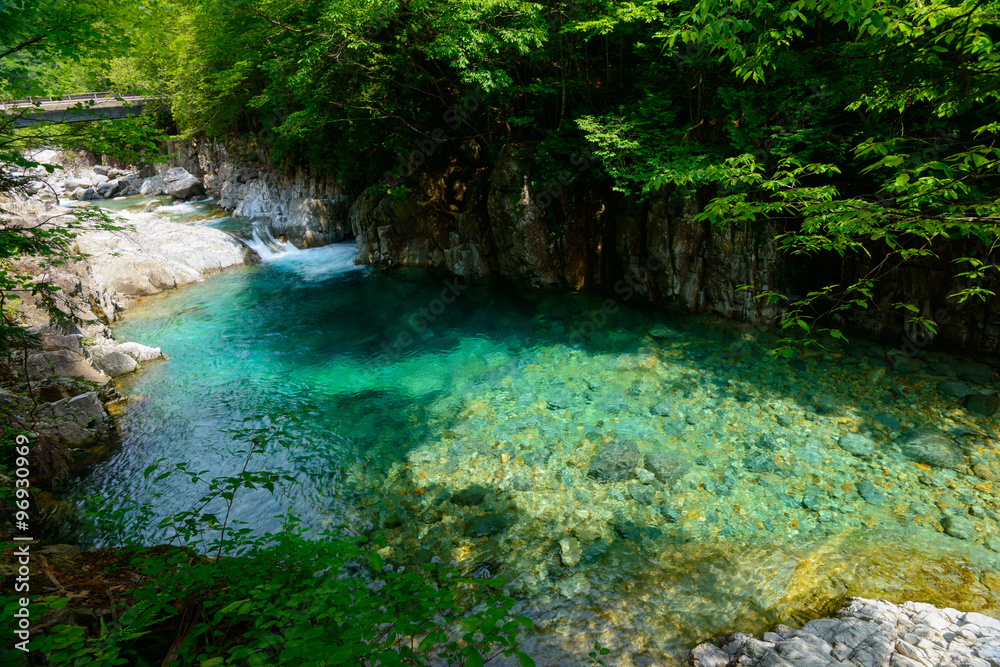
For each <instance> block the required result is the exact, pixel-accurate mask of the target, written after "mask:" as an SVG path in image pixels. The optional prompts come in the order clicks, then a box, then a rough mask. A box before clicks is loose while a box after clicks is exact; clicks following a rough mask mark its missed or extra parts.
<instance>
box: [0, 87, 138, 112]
mask: <svg viewBox="0 0 1000 667" xmlns="http://www.w3.org/2000/svg"><path fill="white" fill-rule="evenodd" d="M119 97H121V98H122V99H123V100H125V101H129V100H145V99H150V98H148V97H147V96H145V95H119V94H118V93H114V92H111V91H103V92H97V93H73V94H71V95H50V96H48V97H26V98H24V99H20V100H11V101H9V102H0V106H3V107H6V108H8V109H10V108H17V107H30V106H34V105H35V104H46V103H53V102H80V101H84V100H94V101H95V102H97V101H101V100H114V99H117V98H119Z"/></svg>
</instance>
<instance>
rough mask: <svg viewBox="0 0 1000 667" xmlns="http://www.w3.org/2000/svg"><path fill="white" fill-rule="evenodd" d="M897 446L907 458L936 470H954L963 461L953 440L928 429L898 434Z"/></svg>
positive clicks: (917, 429)
mask: <svg viewBox="0 0 1000 667" xmlns="http://www.w3.org/2000/svg"><path fill="white" fill-rule="evenodd" d="M898 444H899V448H900V450H901V451H902V452H903V455H904V456H906V457H907V458H909V459H912V460H914V461H916V462H918V463H926V464H927V465H932V466H937V467H938V468H954V467H955V466H958V465H961V463H962V461H963V460H964V459H965V457H964V456H963V455H962V452H961V450H960V449H959V448H958V445H956V444H955V441H954V440H952V439H951V438H949V437H948V436H946V435H943V434H941V433H938V432H936V431H931V430H929V429H924V428H908V429H906V430H905V431H903V432H902V433H901V434H900V437H899V441H898Z"/></svg>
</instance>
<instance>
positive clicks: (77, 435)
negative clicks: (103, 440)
mask: <svg viewBox="0 0 1000 667" xmlns="http://www.w3.org/2000/svg"><path fill="white" fill-rule="evenodd" d="M35 418H36V419H37V420H38V422H37V427H36V428H37V430H38V432H39V433H41V434H42V435H47V436H49V437H51V438H53V439H55V440H58V441H59V442H61V443H63V444H65V445H68V446H70V447H80V446H84V445H89V444H91V443H93V442H94V441H96V440H97V439H98V438H100V437H102V436H104V435H107V434H108V432H109V430H110V420H109V418H108V414H107V412H105V411H104V405H102V404H101V399H100V398H98V396H97V393H96V392H92V391H91V392H87V393H85V394H80V395H79V396H74V397H72V398H64V399H62V400H61V401H55V402H53V403H43V404H42V405H40V406H38V407H37V408H36V409H35Z"/></svg>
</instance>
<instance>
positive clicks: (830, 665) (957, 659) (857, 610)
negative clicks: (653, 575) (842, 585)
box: [690, 598, 1000, 667]
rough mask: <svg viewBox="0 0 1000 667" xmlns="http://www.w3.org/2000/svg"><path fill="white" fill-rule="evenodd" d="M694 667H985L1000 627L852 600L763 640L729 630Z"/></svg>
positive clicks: (996, 661) (995, 661)
mask: <svg viewBox="0 0 1000 667" xmlns="http://www.w3.org/2000/svg"><path fill="white" fill-rule="evenodd" d="M690 664H691V665H692V666H693V667H729V666H730V665H739V666H740V667H744V666H746V667H751V666H753V667H757V666H760V667H765V666H767V667H806V666H809V667H813V666H816V667H820V666H822V667H862V666H863V667H874V666H875V665H887V666H891V667H919V666H923V667H936V666H939V665H942V666H943V665H954V666H955V667H958V666H960V665H961V666H962V667H989V666H991V665H993V666H996V665H1000V621H997V620H996V619H993V618H990V617H989V616H984V615H982V614H978V613H976V612H961V611H958V610H956V609H951V608H946V609H938V608H937V607H935V606H933V605H929V604H923V603H920V602H906V603H904V604H901V605H896V604H892V603H891V602H886V601H885V600H866V599H864V598H851V599H849V600H848V601H847V604H846V605H845V606H844V608H843V609H841V610H840V611H839V612H838V613H837V618H820V619H816V620H814V621H809V622H808V623H806V624H805V625H804V626H803V627H802V629H801V630H795V629H793V628H790V627H788V626H785V625H779V626H777V627H775V628H774V631H773V632H765V633H764V636H763V638H761V639H758V638H756V637H754V636H752V635H748V634H744V633H741V632H735V633H732V634H728V635H725V636H723V637H719V638H717V639H714V640H712V641H711V642H707V643H705V644H700V645H698V646H696V647H695V648H694V649H692V651H691V660H690Z"/></svg>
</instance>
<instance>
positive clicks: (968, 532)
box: [941, 514, 976, 540]
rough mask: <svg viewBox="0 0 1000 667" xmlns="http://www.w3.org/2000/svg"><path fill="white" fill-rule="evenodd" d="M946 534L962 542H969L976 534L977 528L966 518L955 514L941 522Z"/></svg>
mask: <svg viewBox="0 0 1000 667" xmlns="http://www.w3.org/2000/svg"><path fill="white" fill-rule="evenodd" d="M941 527H942V528H944V532H945V533H947V534H948V535H951V536H952V537H956V538H958V539H960V540H968V539H970V538H972V537H973V536H974V535H975V534H976V527H975V526H974V525H973V523H972V522H971V521H969V520H968V519H967V518H965V517H964V516H959V515H957V514H953V515H951V516H946V517H945V518H944V519H942V520H941Z"/></svg>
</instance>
